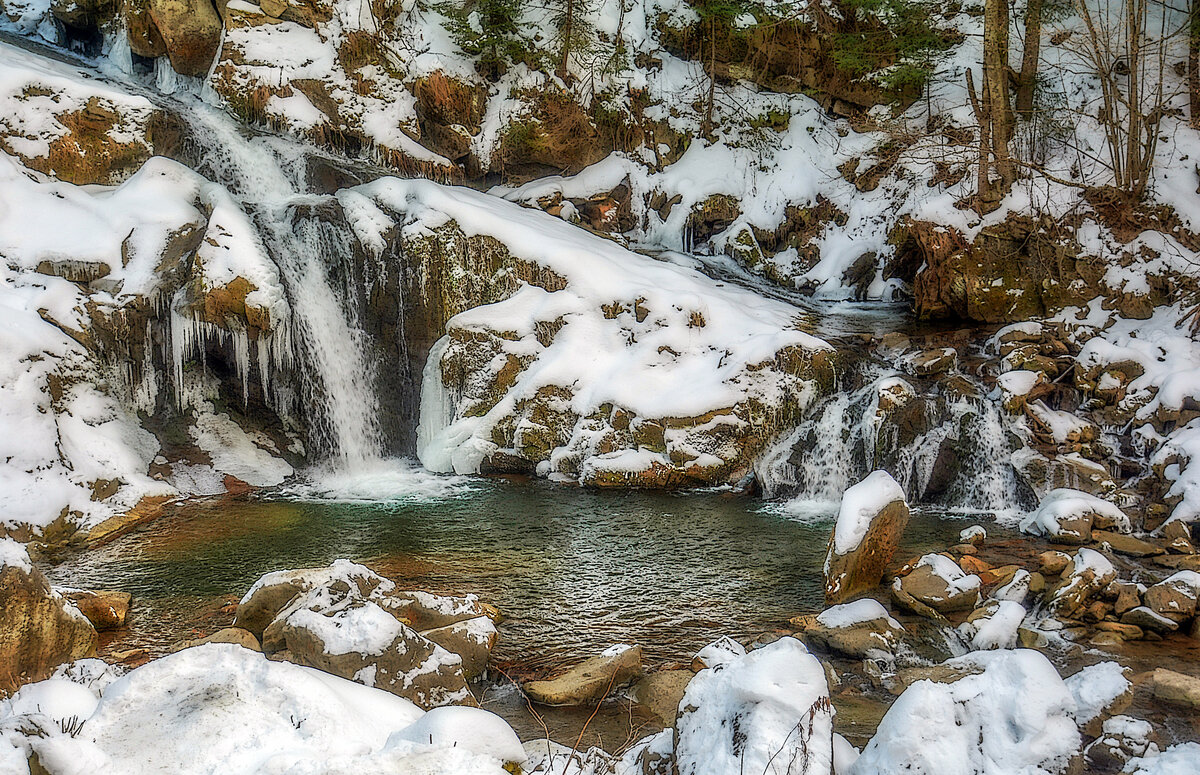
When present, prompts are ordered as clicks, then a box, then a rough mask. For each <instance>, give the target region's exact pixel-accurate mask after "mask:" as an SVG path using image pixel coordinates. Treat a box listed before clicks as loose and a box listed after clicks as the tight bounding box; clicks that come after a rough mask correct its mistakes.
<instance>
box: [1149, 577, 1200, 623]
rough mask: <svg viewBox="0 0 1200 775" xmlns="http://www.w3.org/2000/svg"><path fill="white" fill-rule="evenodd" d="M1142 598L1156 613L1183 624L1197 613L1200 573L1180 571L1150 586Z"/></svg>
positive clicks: (1199, 598)
mask: <svg viewBox="0 0 1200 775" xmlns="http://www.w3.org/2000/svg"><path fill="white" fill-rule="evenodd" d="M1142 600H1143V601H1144V602H1145V604H1146V607H1147V608H1149V609H1150V610H1151V611H1154V613H1156V614H1158V615H1159V616H1164V617H1166V618H1168V619H1171V620H1172V621H1174V622H1176V623H1178V624H1182V623H1183V622H1185V621H1187V620H1188V619H1190V618H1192V617H1193V616H1195V614H1196V604H1197V600H1200V573H1196V572H1195V571H1190V570H1181V571H1178V572H1177V573H1175V574H1173V575H1171V576H1169V577H1167V578H1166V579H1164V580H1163V581H1160V582H1159V583H1157V584H1155V585H1154V586H1152V587H1150V588H1148V589H1147V590H1146V591H1145V593H1144V594H1143V595H1142Z"/></svg>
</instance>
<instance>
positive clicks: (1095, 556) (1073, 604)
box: [1047, 548, 1117, 618]
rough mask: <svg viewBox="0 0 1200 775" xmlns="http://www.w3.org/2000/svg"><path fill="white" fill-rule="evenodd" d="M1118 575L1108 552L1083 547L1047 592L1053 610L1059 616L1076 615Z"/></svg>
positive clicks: (1048, 601)
mask: <svg viewBox="0 0 1200 775" xmlns="http://www.w3.org/2000/svg"><path fill="white" fill-rule="evenodd" d="M1116 577H1117V571H1116V569H1115V568H1113V566H1112V563H1110V562H1109V561H1108V558H1106V557H1105V556H1104V555H1102V554H1100V553H1099V552H1097V551H1095V550H1093V549H1087V548H1082V549H1080V550H1079V551H1078V552H1076V554H1075V558H1074V560H1072V562H1071V567H1070V568H1069V569H1068V570H1067V572H1066V573H1064V575H1063V577H1062V579H1060V580H1059V582H1058V584H1056V585H1055V586H1054V588H1053V589H1051V590H1050V592H1049V593H1048V595H1047V603H1048V605H1049V607H1050V610H1051V611H1053V612H1054V613H1055V615H1057V616H1059V617H1068V618H1069V617H1072V616H1074V615H1075V614H1076V613H1078V612H1080V611H1082V610H1083V609H1084V608H1085V607H1086V606H1087V604H1088V603H1090V602H1091V600H1092V598H1093V597H1094V596H1095V595H1097V594H1098V593H1099V592H1100V590H1102V589H1104V588H1105V587H1107V586H1108V585H1109V584H1110V583H1112V581H1113V580H1114V579H1115V578H1116Z"/></svg>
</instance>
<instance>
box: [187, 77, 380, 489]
mask: <svg viewBox="0 0 1200 775" xmlns="http://www.w3.org/2000/svg"><path fill="white" fill-rule="evenodd" d="M192 107H194V110H193V111H191V112H190V115H189V120H190V123H191V129H192V131H193V132H194V133H196V135H197V139H198V140H199V141H200V143H201V145H202V146H203V147H204V148H205V149H206V153H205V154H204V155H203V157H202V160H201V167H202V169H204V170H205V171H207V172H208V173H209V174H211V175H213V176H214V177H215V178H216V179H217V181H218V182H220V183H222V184H223V185H225V186H226V187H227V188H228V189H229V191H230V193H231V194H233V196H234V197H235V198H236V199H237V200H238V201H239V203H240V204H241V205H242V206H243V208H245V210H246V211H247V212H249V213H252V214H253V215H254V216H255V221H256V224H257V226H258V228H259V230H260V237H261V238H262V239H263V241H264V242H265V243H266V247H267V248H268V250H269V251H270V253H271V255H272V258H274V260H275V263H276V264H277V266H278V267H279V270H280V272H281V273H282V275H283V279H284V283H285V285H286V287H287V291H288V295H289V301H290V306H291V321H290V329H291V334H292V336H290V337H281V338H280V341H278V342H277V343H275V344H277V345H279V346H280V348H279V349H282V348H284V347H286V349H287V350H288V352H286V353H271V351H270V345H266V344H263V343H261V342H260V343H259V345H258V347H259V348H260V349H258V350H257V351H256V355H257V357H256V362H257V365H258V366H259V370H260V374H261V375H262V377H261V379H262V384H263V386H264V393H265V394H266V395H267V396H268V401H269V402H270V403H271V404H272V405H273V408H275V409H276V410H277V411H278V410H281V409H282V408H283V405H284V404H285V402H286V398H285V397H281V396H276V392H277V390H285V389H286V390H290V389H291V386H282V385H278V384H274V383H276V382H277V380H273V378H272V375H271V372H273V371H276V367H277V366H278V365H280V364H282V363H286V362H291V361H293V360H294V359H295V358H297V357H301V358H304V359H305V361H306V364H305V365H306V369H305V372H306V373H308V374H309V375H311V377H315V382H314V384H311V385H309V386H308V390H307V392H306V396H305V397H306V399H307V400H308V401H310V402H311V405H310V407H309V408H310V419H311V420H314V422H312V423H311V424H312V432H313V434H314V435H315V437H316V438H315V439H314V441H316V442H317V443H316V447H317V448H318V449H320V450H321V451H323V452H324V453H325V455H326V456H327V457H328V461H327V465H328V466H330V467H332V468H333V469H335V470H337V469H343V468H346V469H348V468H350V467H352V466H356V465H361V464H363V463H366V462H370V461H378V460H379V459H380V458H381V457H382V455H383V434H382V432H381V430H380V427H379V423H378V420H377V416H378V406H377V403H376V392H375V379H374V378H375V374H374V370H373V368H372V364H371V363H370V359H369V358H368V355H367V348H366V343H365V342H364V338H363V335H362V332H361V331H360V330H359V329H358V327H357V315H356V313H355V311H354V307H353V304H352V303H351V300H349V299H347V298H346V294H345V292H344V290H342V289H339V288H336V287H335V286H334V284H332V283H331V282H330V278H329V274H328V267H329V265H330V263H332V262H335V261H337V260H338V259H340V258H344V252H345V251H347V250H348V249H349V248H348V245H347V240H346V239H344V238H343V239H339V238H337V237H334V236H331V235H329V234H328V233H327V228H328V227H326V226H322V225H318V224H316V223H314V222H313V221H312V220H311V219H297V218H293V216H294V210H293V206H294V205H295V204H297V203H302V202H309V203H311V202H312V201H314V200H315V198H313V197H309V196H306V195H305V194H303V193H302V184H301V182H300V179H299V178H300V177H301V176H302V175H303V173H304V169H305V166H304V162H303V158H302V157H301V156H300V152H299V151H298V150H296V149H295V148H294V147H292V146H290V145H289V144H287V143H283V142H272V141H271V140H270V139H269V138H265V137H263V138H252V139H247V138H246V137H244V136H243V134H242V131H241V129H240V128H239V126H238V125H237V124H236V123H235V122H234V121H233V120H232V119H231V118H229V117H228V116H226V115H225V114H224V113H222V112H221V111H219V110H216V109H214V108H211V107H209V106H207V105H204V104H202V103H200V102H199V101H198V100H196V101H195V103H194V105H193V106H192ZM289 171H290V172H291V173H292V174H291V175H289ZM293 176H294V177H293ZM339 252H341V254H340V255H339ZM182 317H183V316H180V315H173V316H172V320H173V321H176V320H178V321H179V326H178V328H182V329H183V330H181V331H180V332H179V333H178V337H177V335H176V329H177V326H176V325H175V324H174V323H173V325H172V340H173V341H176V340H178V342H179V343H178V344H177V345H176V346H175V348H174V350H175V352H174V356H175V357H174V361H175V367H176V377H177V387H176V390H177V391H181V390H183V388H182V387H181V386H180V385H181V383H182V382H183V375H182V359H183V358H186V357H188V356H189V355H195V354H196V352H197V351H199V352H200V353H202V352H203V345H204V343H205V341H208V340H210V339H211V338H212V337H216V336H220V337H224V336H225V335H226V334H227V333H228V332H218V331H210V330H208V328H214V329H215V327H203V325H202V324H201V325H197V324H196V323H195V322H191V323H190V324H189V322H188V321H186V320H183V319H182ZM281 325H282V326H283V327H289V323H287V322H284V323H283V324H281ZM242 336H243V337H244V336H245V335H244V334H242ZM233 344H235V345H236V348H235V349H236V352H237V354H238V357H237V359H236V360H237V368H238V370H239V377H240V378H241V379H242V381H243V390H244V391H245V390H246V389H247V380H248V371H249V365H250V357H249V342H248V341H246V342H242V341H240V340H239V341H237V342H233ZM263 348H266V350H265V351H264V349H263ZM267 364H270V365H269V367H268V369H267V370H266V371H263V368H262V367H263V366H264V365H267ZM273 387H274V388H276V389H277V390H272V388H273ZM271 396H276V399H275V400H272V398H271ZM312 409H316V411H311V410H312Z"/></svg>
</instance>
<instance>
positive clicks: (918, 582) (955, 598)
mask: <svg viewBox="0 0 1200 775" xmlns="http://www.w3.org/2000/svg"><path fill="white" fill-rule="evenodd" d="M936 557H937V555H926V556H925V557H924V558H922V562H923V563H925V561H926V560H930V562H928V563H926V564H920V563H918V565H917V567H916V568H914V569H913V571H912V573H910V574H908V575H907V576H903V577H901V578H899V579H897V583H899V584H900V588H901V589H902V590H903V591H905V592H907V593H908V594H910V595H912V596H913V597H914V598H916V599H917V600H919V601H920V602H922V603H924V604H925V605H927V606H929V607H930V608H933V609H934V610H936V611H939V612H941V613H943V614H946V613H950V612H953V611H965V610H968V609H971V608H974V607H975V606H976V605H977V604H978V602H979V578H978V577H971V576H966V575H965V574H963V573H962V571H961V570H960V569H959V567H958V566H957V565H955V564H954V562H953V561H950V560H949V558H944V559H946V560H947V561H948V562H947V563H941V564H936V565H935V564H934V563H935V562H936ZM935 567H937V568H948V569H949V570H948V571H947V572H950V571H956V572H957V573H958V577H957V578H946V577H945V576H943V575H941V574H940V573H938V572H937V571H935ZM972 578H973V581H974V584H971V583H970V581H969V579H972Z"/></svg>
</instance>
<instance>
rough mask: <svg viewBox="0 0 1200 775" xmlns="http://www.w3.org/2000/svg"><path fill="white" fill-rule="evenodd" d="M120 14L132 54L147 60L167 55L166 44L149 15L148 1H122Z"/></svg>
mask: <svg viewBox="0 0 1200 775" xmlns="http://www.w3.org/2000/svg"><path fill="white" fill-rule="evenodd" d="M121 13H122V15H123V16H124V17H125V30H126V33H127V35H128V39H129V48H130V50H131V51H133V53H135V54H137V55H138V56H142V57H146V58H148V59H157V58H158V57H161V56H166V55H167V44H166V42H165V41H164V40H163V37H162V33H161V32H159V31H158V27H157V26H155V24H154V18H153V17H152V16H151V15H150V0H123V2H122V4H121Z"/></svg>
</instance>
